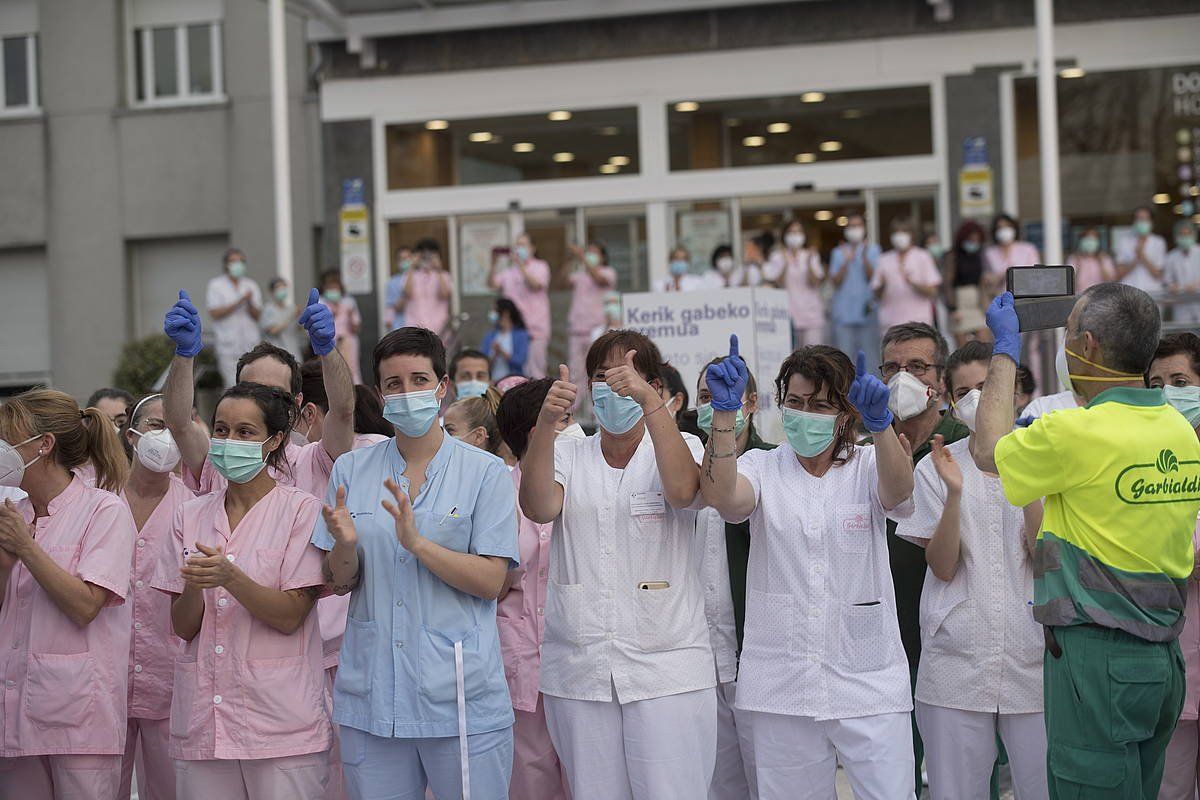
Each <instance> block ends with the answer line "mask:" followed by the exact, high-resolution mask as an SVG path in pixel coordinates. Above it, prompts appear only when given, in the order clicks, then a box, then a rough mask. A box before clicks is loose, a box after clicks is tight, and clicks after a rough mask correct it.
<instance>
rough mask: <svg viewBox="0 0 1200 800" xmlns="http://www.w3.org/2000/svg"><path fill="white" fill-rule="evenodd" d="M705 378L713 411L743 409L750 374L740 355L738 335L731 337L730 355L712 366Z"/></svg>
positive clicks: (705, 372)
mask: <svg viewBox="0 0 1200 800" xmlns="http://www.w3.org/2000/svg"><path fill="white" fill-rule="evenodd" d="M704 377H705V380H706V382H707V383H708V391H709V393H710V394H711V395H712V407H713V411H737V410H738V409H739V408H741V407H742V395H744V394H745V393H746V385H747V383H749V381H750V373H749V371H748V370H747V369H746V362H745V361H743V360H742V357H741V356H740V355H739V354H738V338H737V334H736V333H734V334H730V336H729V355H728V356H726V357H725V358H723V359H722V360H721V361H720V363H717V364H710V365H709V367H708V369H706V370H705V371H704Z"/></svg>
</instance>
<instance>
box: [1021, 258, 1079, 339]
mask: <svg viewBox="0 0 1200 800" xmlns="http://www.w3.org/2000/svg"><path fill="white" fill-rule="evenodd" d="M1007 282H1008V291H1010V292H1012V296H1013V300H1014V305H1015V307H1016V311H1017V321H1018V323H1020V326H1021V331H1022V332H1025V331H1044V330H1049V329H1052V328H1061V327H1063V326H1065V325H1066V324H1067V317H1068V316H1069V315H1070V313H1071V308H1072V307H1073V306H1074V305H1075V268H1074V267H1072V266H1070V265H1069V264H1066V265H1062V266H1047V265H1044V264H1036V265H1034V266H1029V267H1009V268H1008V274H1007Z"/></svg>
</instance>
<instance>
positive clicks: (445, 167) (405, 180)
mask: <svg viewBox="0 0 1200 800" xmlns="http://www.w3.org/2000/svg"><path fill="white" fill-rule="evenodd" d="M387 166H388V189H391V190H396V189H415V188H424V187H429V186H466V185H470V184H481V183H508V182H516V181H535V180H554V179H557V178H587V177H605V176H608V175H636V174H637V172H638V148H637V109H636V108H604V109H590V110H586V111H580V110H574V109H553V110H548V111H546V112H544V113H541V114H523V115H520V116H512V117H487V118H483V119H459V120H445V119H431V120H426V121H424V122H416V123H410V124H400V125H388V126H387Z"/></svg>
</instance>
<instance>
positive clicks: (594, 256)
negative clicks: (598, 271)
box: [583, 250, 600, 267]
mask: <svg viewBox="0 0 1200 800" xmlns="http://www.w3.org/2000/svg"><path fill="white" fill-rule="evenodd" d="M583 260H584V261H585V262H586V263H587V265H588V266H589V267H598V266H600V254H599V253H597V252H595V251H592V250H588V251H587V252H586V253H584V254H583Z"/></svg>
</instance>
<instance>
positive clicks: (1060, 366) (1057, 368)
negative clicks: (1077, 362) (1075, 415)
mask: <svg viewBox="0 0 1200 800" xmlns="http://www.w3.org/2000/svg"><path fill="white" fill-rule="evenodd" d="M1054 372H1055V374H1057V375H1058V382H1059V383H1060V384H1062V387H1063V389H1065V390H1066V391H1068V392H1073V391H1075V387H1074V386H1072V385H1071V370H1070V369H1068V368H1067V351H1066V349H1065V348H1063V347H1060V348H1058V353H1057V354H1055V356H1054Z"/></svg>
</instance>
